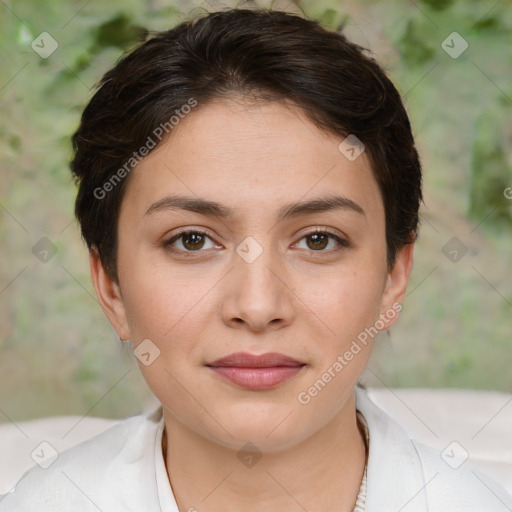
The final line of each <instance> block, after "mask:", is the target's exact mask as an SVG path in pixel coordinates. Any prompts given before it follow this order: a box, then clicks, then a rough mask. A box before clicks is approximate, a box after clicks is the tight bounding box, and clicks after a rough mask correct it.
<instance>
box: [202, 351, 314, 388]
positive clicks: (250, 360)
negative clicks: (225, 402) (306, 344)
mask: <svg viewBox="0 0 512 512" xmlns="http://www.w3.org/2000/svg"><path fill="white" fill-rule="evenodd" d="M206 366H207V367H209V368H211V369H212V371H213V372H215V373H216V374H217V375H219V376H220V377H222V378H224V379H226V380H228V381H230V382H231V383H233V384H236V385H238V386H241V387H243V388H246V389H251V390H255V391H257V390H263V389H270V388H273V387H275V386H278V385H279V384H281V383H283V382H284V381H286V380H288V379H290V378H291V377H293V376H294V375H296V374H297V373H298V372H300V371H301V370H302V368H304V367H305V366H306V364H305V363H302V362H300V361H298V360H296V359H293V358H292V357H289V356H286V355H284V354H279V353H277V352H267V353H266V354H260V355H254V354H249V353H247V352H237V353H234V354H230V355H228V356H225V357H222V358H220V359H217V360H216V361H214V362H213V363H208V364H207V365H206Z"/></svg>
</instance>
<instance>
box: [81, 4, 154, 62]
mask: <svg viewBox="0 0 512 512" xmlns="http://www.w3.org/2000/svg"><path fill="white" fill-rule="evenodd" d="M146 33H147V30H146V29H145V28H143V27H141V26H139V25H134V24H133V23H132V22H131V20H130V18H128V16H127V15H126V14H124V13H121V14H118V15H116V16H114V17H112V18H110V19H109V20H107V21H105V22H104V23H102V24H101V25H100V26H99V27H98V28H97V29H96V30H95V32H94V44H93V46H92V48H91V52H93V53H94V54H96V53H99V52H100V51H102V50H103V49H105V48H108V47H110V46H113V47H116V48H121V49H125V48H127V47H128V46H129V45H131V44H133V43H135V42H137V41H138V40H140V39H141V38H142V37H143V36H144V35H145V34H146Z"/></svg>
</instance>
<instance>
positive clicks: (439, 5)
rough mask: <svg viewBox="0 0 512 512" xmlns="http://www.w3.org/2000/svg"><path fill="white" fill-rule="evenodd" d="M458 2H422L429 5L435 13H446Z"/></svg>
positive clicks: (446, 0) (443, 0) (428, 0)
mask: <svg viewBox="0 0 512 512" xmlns="http://www.w3.org/2000/svg"><path fill="white" fill-rule="evenodd" d="M455 1H456V0H421V3H422V4H425V5H427V6H428V7H430V8H431V9H432V10H433V11H444V10H446V9H448V8H449V7H451V6H452V5H453V4H454V3H455Z"/></svg>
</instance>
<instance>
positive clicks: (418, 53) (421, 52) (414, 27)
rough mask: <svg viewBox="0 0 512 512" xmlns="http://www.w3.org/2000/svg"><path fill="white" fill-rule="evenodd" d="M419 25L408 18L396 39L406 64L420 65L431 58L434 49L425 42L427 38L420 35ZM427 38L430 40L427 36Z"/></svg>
mask: <svg viewBox="0 0 512 512" xmlns="http://www.w3.org/2000/svg"><path fill="white" fill-rule="evenodd" d="M420 31H421V29H420V25H419V23H418V22H417V21H415V20H409V21H408V23H407V26H406V28H405V32H404V34H403V35H402V37H400V39H399V40H398V41H397V47H398V50H399V52H400V54H401V55H402V57H403V59H404V60H405V61H406V62H407V64H409V65H411V66H414V65H422V64H424V63H425V62H428V61H429V60H431V59H432V58H433V57H434V55H435V50H434V49H433V48H431V47H430V46H428V45H427V44H426V42H425V41H426V40H427V38H425V37H422V35H420ZM428 40H432V38H429V39H428Z"/></svg>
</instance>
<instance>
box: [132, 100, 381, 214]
mask: <svg viewBox="0 0 512 512" xmlns="http://www.w3.org/2000/svg"><path fill="white" fill-rule="evenodd" d="M344 139H345V137H344V136H342V135H340V136H337V135H335V134H333V133H329V132H327V131H324V130H321V129H319V128H318V127H317V126H316V125H315V124H313V123H312V122H311V121H310V120H309V119H308V118H307V116H306V115H305V114H304V112H302V111H301V110H300V109H298V108H297V107H292V106H290V105H286V104H284V103H282V102H261V101H251V102H248V101H241V100H236V101H235V100H217V101H211V102H209V103H207V104H205V105H198V106H197V107H196V108H195V109H194V110H193V111H192V112H191V113H190V114H188V115H187V116H184V117H183V118H182V119H180V121H179V123H178V124H177V125H176V126H175V127H174V128H173V130H172V132H171V134H170V136H169V137H168V138H167V139H166V140H164V141H162V142H161V143H160V144H159V146H157V148H156V149H154V150H153V151H152V152H151V153H150V154H149V155H148V156H146V157H145V158H144V159H143V160H142V161H141V162H140V163H139V164H138V166H137V167H136V169H135V170H134V171H132V175H131V177H130V183H129V184H128V187H127V191H126V194H125V198H124V200H123V205H122V209H127V208H128V209H130V210H131V211H137V213H138V215H139V216H140V215H144V214H145V212H147V210H148V209H150V208H151V206H152V205H153V204H154V203H155V202H157V201H159V200H161V199H164V198H165V197H166V196H170V195H172V196H175V195H186V196H189V197H192V196H195V197H198V198H208V199H212V200H214V201H216V202H218V203H219V204H224V205H226V206H228V207H229V217H230V220H233V221H235V220H237V219H238V218H242V217H245V218H248V217H251V216H253V217H254V216H259V217H262V215H263V214H270V213H271V212H274V213H275V214H276V216H277V215H281V217H282V213H283V205H285V204H289V203H291V202H297V201H299V200H301V199H302V200H304V201H306V200H308V199H313V198H319V197H327V196H330V197H333V196H334V195H336V196H339V195H341V196H343V197H345V198H346V199H348V200H349V201H352V202H353V203H354V204H357V205H358V206H360V207H361V208H362V209H363V210H364V211H365V214H366V213H368V214H370V215H377V216H378V215H383V205H382V199H381V196H380V193H379V190H378V186H377V183H376V181H375V179H374V176H373V173H372V170H371V166H370V163H369V160H368V158H367V156H366V154H365V153H364V152H363V153H362V154H361V155H360V156H359V157H357V158H355V159H349V158H347V156H346V153H344V152H343V151H340V143H342V142H343V141H344ZM342 149H343V146H342ZM349 156H350V155H349Z"/></svg>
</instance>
